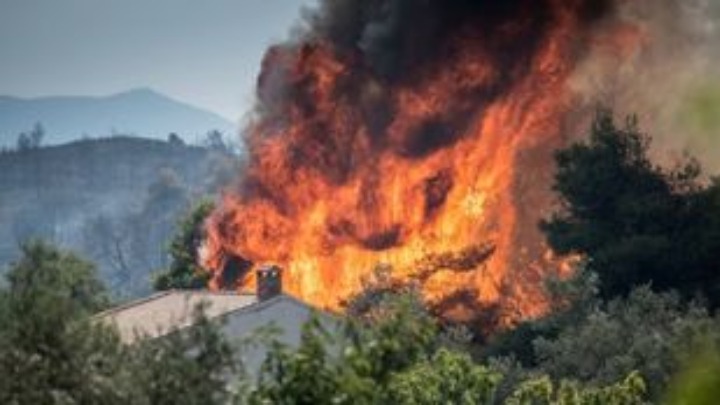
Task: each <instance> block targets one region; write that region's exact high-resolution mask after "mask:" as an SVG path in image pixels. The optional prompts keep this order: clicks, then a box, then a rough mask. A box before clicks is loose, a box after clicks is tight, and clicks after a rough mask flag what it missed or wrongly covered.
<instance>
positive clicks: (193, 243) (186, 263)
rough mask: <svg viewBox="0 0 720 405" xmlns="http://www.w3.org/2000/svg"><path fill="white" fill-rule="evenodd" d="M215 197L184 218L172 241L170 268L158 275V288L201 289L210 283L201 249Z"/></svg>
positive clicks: (202, 203) (156, 285) (156, 286)
mask: <svg viewBox="0 0 720 405" xmlns="http://www.w3.org/2000/svg"><path fill="white" fill-rule="evenodd" d="M214 207H215V205H214V204H213V202H211V201H203V202H201V203H200V204H198V205H197V206H196V207H195V208H193V209H192V210H191V211H190V213H189V214H188V215H187V216H186V217H185V218H183V219H181V221H180V223H179V226H178V230H177V233H176V234H175V236H174V237H173V239H172V241H171V242H170V256H171V263H170V268H169V269H168V270H166V271H164V272H160V273H159V274H158V275H157V276H156V278H155V282H154V285H155V289H156V290H168V289H173V288H177V289H200V288H204V287H206V286H207V281H208V274H207V272H206V271H205V270H203V269H202V268H201V267H200V266H199V265H198V262H199V260H198V259H199V258H198V249H200V245H201V244H202V241H203V237H204V230H203V225H204V222H205V219H206V218H207V217H208V215H210V213H211V212H212V211H213V209H214Z"/></svg>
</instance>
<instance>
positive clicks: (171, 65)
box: [0, 0, 314, 122]
mask: <svg viewBox="0 0 720 405" xmlns="http://www.w3.org/2000/svg"><path fill="white" fill-rule="evenodd" d="M313 4H314V1H312V0H204V1H203V0H0V95H11V96H18V97H40V96H50V95H92V96H103V95H109V94H113V93H118V92H122V91H126V90H129V89H133V88H142V87H149V88H152V89H154V90H156V91H159V92H161V93H164V94H166V95H168V96H170V97H172V98H175V99H177V100H181V101H184V102H188V103H190V104H193V105H196V106H199V107H201V108H205V109H208V110H210V111H213V112H216V113H218V114H220V115H222V116H224V117H226V118H228V119H230V120H233V121H235V122H237V121H238V120H239V119H240V118H241V117H242V116H243V114H244V113H245V112H247V110H248V109H249V108H250V107H251V106H252V97H253V91H254V84H255V79H256V76H257V73H258V69H259V66H260V61H261V59H262V55H263V54H264V52H265V50H266V49H267V47H268V46H269V45H271V44H273V43H276V42H280V41H282V40H284V39H286V38H287V37H288V36H289V35H290V30H291V28H292V27H293V26H294V25H296V23H297V21H298V19H299V15H300V9H301V7H302V6H303V5H306V6H307V5H313Z"/></svg>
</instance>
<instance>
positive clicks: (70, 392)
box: [0, 242, 119, 404]
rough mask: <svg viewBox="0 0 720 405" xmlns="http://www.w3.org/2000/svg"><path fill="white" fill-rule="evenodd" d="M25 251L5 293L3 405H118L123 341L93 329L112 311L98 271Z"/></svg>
mask: <svg viewBox="0 0 720 405" xmlns="http://www.w3.org/2000/svg"><path fill="white" fill-rule="evenodd" d="M22 252H23V257H22V258H21V259H20V260H19V261H18V262H17V263H15V264H14V265H13V266H12V268H11V269H10V271H9V273H8V274H7V276H6V277H7V288H4V289H2V290H0V305H2V309H0V314H1V315H2V317H3V322H2V323H0V376H2V378H0V403H4V404H26V403H42V404H66V403H67V404H70V403H100V402H103V403H116V401H115V400H116V399H118V398H119V395H117V392H116V390H115V387H114V386H113V385H111V384H109V383H108V381H107V380H106V378H107V377H108V376H109V375H111V374H113V372H114V369H115V365H114V364H112V363H109V362H108V361H107V360H108V358H109V354H110V353H111V352H112V347H114V344H115V342H116V340H117V339H116V338H115V337H114V335H113V334H111V333H109V332H108V331H106V330H105V329H103V328H100V327H97V326H95V325H92V324H91V323H89V322H87V315H88V314H90V313H92V312H94V311H97V310H99V309H101V308H104V307H105V306H106V305H107V304H108V301H107V298H106V295H105V291H104V288H103V287H102V285H101V284H100V282H99V281H98V280H97V278H96V275H95V272H94V268H93V266H92V265H90V264H89V263H87V262H85V261H83V260H81V259H79V258H78V257H76V256H75V255H72V254H69V253H64V252H61V251H59V250H57V249H55V248H53V247H51V246H49V245H47V244H44V243H41V242H32V243H29V244H27V245H25V246H23V247H22Z"/></svg>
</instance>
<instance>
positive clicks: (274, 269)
mask: <svg viewBox="0 0 720 405" xmlns="http://www.w3.org/2000/svg"><path fill="white" fill-rule="evenodd" d="M256 276H257V299H258V301H260V302H262V301H267V300H269V299H270V298H273V297H275V296H278V295H280V294H282V270H281V269H280V267H278V266H262V267H260V268H259V269H258V270H257V272H256Z"/></svg>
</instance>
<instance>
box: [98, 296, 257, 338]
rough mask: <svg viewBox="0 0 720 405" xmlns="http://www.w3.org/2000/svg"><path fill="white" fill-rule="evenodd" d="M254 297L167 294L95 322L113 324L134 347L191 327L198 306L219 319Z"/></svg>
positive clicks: (115, 310)
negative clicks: (143, 340) (146, 338)
mask: <svg viewBox="0 0 720 405" xmlns="http://www.w3.org/2000/svg"><path fill="white" fill-rule="evenodd" d="M256 302H257V298H256V297H255V295H250V294H237V293H212V292H207V291H174V290H173V291H166V292H161V293H157V294H154V295H151V296H150V297H147V298H143V299H140V300H137V301H132V302H129V303H127V304H124V305H120V306H118V307H115V308H112V309H110V310H108V311H105V312H101V313H99V314H97V315H96V316H95V317H94V318H95V319H97V320H100V321H101V322H107V323H109V324H114V325H115V326H116V327H117V329H118V332H119V333H120V337H121V339H122V340H123V341H124V342H126V343H132V342H134V341H136V340H137V339H138V338H142V337H149V338H153V337H158V336H162V335H164V334H167V333H168V332H170V331H172V330H175V329H181V328H184V327H187V326H190V325H191V324H192V322H193V313H194V310H195V308H196V307H197V306H198V305H199V304H206V307H205V316H207V317H208V318H211V319H212V318H216V317H218V316H221V315H224V314H227V313H229V312H233V311H236V310H238V309H241V308H245V307H248V306H251V305H253V304H255V303H256Z"/></svg>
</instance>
